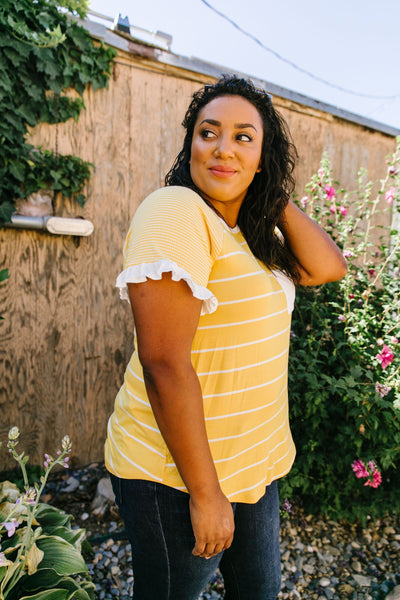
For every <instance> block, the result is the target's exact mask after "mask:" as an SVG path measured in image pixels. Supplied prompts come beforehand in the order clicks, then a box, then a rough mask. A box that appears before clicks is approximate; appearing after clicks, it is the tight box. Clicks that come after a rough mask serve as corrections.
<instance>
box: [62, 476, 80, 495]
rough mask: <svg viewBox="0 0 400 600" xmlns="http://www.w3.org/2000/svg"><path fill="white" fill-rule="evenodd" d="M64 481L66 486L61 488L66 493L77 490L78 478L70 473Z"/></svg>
mask: <svg viewBox="0 0 400 600" xmlns="http://www.w3.org/2000/svg"><path fill="white" fill-rule="evenodd" d="M66 483H67V487H65V488H64V489H63V492H66V493H70V492H75V490H77V489H78V487H79V480H78V479H75V477H72V475H71V477H68V479H67V482H66Z"/></svg>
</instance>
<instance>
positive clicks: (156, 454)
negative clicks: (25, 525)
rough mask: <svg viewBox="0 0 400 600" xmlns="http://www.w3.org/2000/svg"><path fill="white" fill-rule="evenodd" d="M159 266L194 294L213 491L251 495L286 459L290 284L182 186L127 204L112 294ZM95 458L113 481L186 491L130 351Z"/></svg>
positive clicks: (281, 471)
mask: <svg viewBox="0 0 400 600" xmlns="http://www.w3.org/2000/svg"><path fill="white" fill-rule="evenodd" d="M164 272H171V273H172V279H173V280H176V281H179V280H181V279H183V280H185V281H186V282H187V284H188V285H189V287H190V289H191V290H192V293H193V294H194V296H195V297H197V298H200V299H202V300H203V306H202V314H201V316H200V320H199V325H198V328H197V332H196V334H195V337H194V339H193V344H192V363H193V365H194V368H195V370H196V373H197V375H198V377H199V380H200V384H201V389H202V392H203V403H204V415H205V422H206V428H207V434H208V439H209V444H210V448H211V453H212V456H213V459H214V462H215V465H216V469H217V473H218V477H219V481H220V485H221V488H222V490H223V492H224V494H225V495H226V496H227V497H228V498H229V500H230V501H232V502H249V503H252V502H257V500H259V498H261V496H262V495H263V494H264V492H265V487H266V485H268V484H269V483H271V482H272V481H273V480H275V479H278V478H279V477H282V476H283V475H285V474H286V473H287V472H288V471H289V470H290V468H291V465H292V463H293V460H294V456H295V447H294V444H293V440H292V436H291V432H290V428H289V420H288V397H287V366H288V350H289V339H290V318H291V307H290V306H289V305H290V304H291V303H292V298H291V293H292V287H293V286H292V284H291V283H289V284H288V279H287V278H285V277H284V276H282V274H276V273H275V272H271V271H270V270H269V269H267V268H266V267H265V266H264V265H263V264H262V263H261V262H260V261H259V260H257V259H256V258H255V257H254V255H253V254H252V253H251V251H250V249H249V247H248V245H247V243H246V241H245V239H244V238H243V235H242V234H241V232H240V230H239V229H238V228H237V227H236V228H235V229H233V230H232V229H230V228H228V226H227V225H226V224H225V223H224V222H223V221H222V220H221V219H220V218H219V217H218V216H217V215H216V214H215V213H214V211H213V210H212V209H211V208H210V207H208V206H207V205H206V204H205V202H204V201H203V200H202V198H201V197H200V196H199V195H198V194H196V193H195V192H193V191H192V190H189V189H187V188H183V187H173V186H171V187H166V188H162V189H160V190H157V191H156V192H153V193H152V194H151V195H150V196H148V197H147V198H146V200H144V202H143V203H142V204H141V205H140V206H139V208H138V210H137V211H136V214H135V216H134V218H133V220H132V223H131V227H130V229H129V233H128V235H127V238H126V242H125V247H124V270H123V272H122V273H121V274H120V275H119V277H118V279H117V286H118V287H119V288H120V290H121V296H122V297H127V294H126V284H127V283H128V282H141V281H145V280H146V279H147V278H152V279H160V278H161V276H162V273H164ZM293 289H294V288H293ZM105 461H106V466H107V468H108V469H109V471H111V472H112V473H114V474H115V475H117V476H119V477H121V478H124V479H146V480H151V481H158V482H161V483H163V484H165V485H168V486H171V487H173V488H176V489H179V490H183V491H187V490H186V488H185V485H184V483H183V481H182V479H181V477H180V475H179V472H178V470H177V468H176V466H175V464H174V461H173V458H172V457H171V455H170V453H169V451H168V448H167V446H166V444H165V442H164V439H163V437H162V435H161V433H160V431H159V429H158V427H157V423H156V421H155V418H154V415H153V412H152V409H151V406H150V403H149V400H148V397H147V394H146V389H145V384H144V380H143V371H142V367H141V364H140V362H139V359H138V355H137V352H136V351H135V352H134V353H133V355H132V357H131V359H130V362H129V364H128V367H127V369H126V372H125V377H124V382H123V385H122V387H121V389H120V391H119V392H118V394H117V397H116V400H115V408H114V412H113V414H112V415H111V417H110V419H109V423H108V435H107V440H106V446H105Z"/></svg>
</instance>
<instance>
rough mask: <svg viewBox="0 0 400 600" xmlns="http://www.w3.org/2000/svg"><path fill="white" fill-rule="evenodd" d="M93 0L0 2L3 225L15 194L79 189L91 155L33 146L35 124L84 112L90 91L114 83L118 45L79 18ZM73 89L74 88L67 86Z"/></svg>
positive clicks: (12, 208)
mask: <svg viewBox="0 0 400 600" xmlns="http://www.w3.org/2000/svg"><path fill="white" fill-rule="evenodd" d="M87 5H88V0H35V2H32V0H2V1H1V2H0V69H1V77H0V112H1V116H2V118H1V120H0V227H1V226H2V224H4V223H6V222H8V221H10V220H11V216H12V214H13V212H14V211H15V200H16V199H18V198H27V197H28V196H29V195H30V194H32V193H34V192H37V191H39V190H40V189H42V188H50V189H52V190H54V191H55V192H56V193H60V194H62V195H64V196H66V197H71V196H72V197H74V198H75V199H76V200H77V202H78V203H79V204H80V205H81V206H82V205H83V203H84V201H85V196H84V194H82V189H83V187H84V185H85V183H86V181H87V180H88V179H89V177H90V168H91V167H92V166H93V165H91V163H89V162H87V161H84V160H82V159H81V158H79V157H75V156H71V155H62V154H59V153H58V150H57V149H56V152H55V153H53V152H51V151H50V150H42V149H41V148H34V147H33V146H32V145H31V144H29V143H27V141H26V140H27V134H28V131H29V128H32V127H35V125H37V124H38V123H51V124H55V123H63V122H65V121H67V120H68V119H70V118H74V119H75V120H78V117H79V114H80V112H81V110H82V109H83V108H84V107H85V105H84V101H83V98H82V96H83V92H84V91H85V89H86V87H87V86H92V87H93V89H94V90H97V89H99V88H104V87H106V86H107V84H108V79H109V76H110V74H111V68H112V64H113V59H114V56H115V55H116V51H115V50H114V49H113V48H106V47H104V45H103V44H99V43H97V42H95V41H94V40H93V39H92V38H91V37H90V34H89V32H88V31H86V29H84V28H83V27H81V26H80V25H79V24H78V22H77V17H81V18H84V16H85V14H86V9H87ZM67 90H68V93H67Z"/></svg>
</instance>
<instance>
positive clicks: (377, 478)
mask: <svg viewBox="0 0 400 600" xmlns="http://www.w3.org/2000/svg"><path fill="white" fill-rule="evenodd" d="M381 483H382V475H381V474H380V471H378V469H377V468H376V467H375V471H374V472H373V473H372V481H371V479H367V481H366V482H365V483H364V485H366V486H371V487H373V488H377V487H379V486H380V485H381Z"/></svg>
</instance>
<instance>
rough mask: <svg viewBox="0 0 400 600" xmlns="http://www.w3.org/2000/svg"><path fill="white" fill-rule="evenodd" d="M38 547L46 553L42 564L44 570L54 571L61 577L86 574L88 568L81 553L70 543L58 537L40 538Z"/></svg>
mask: <svg viewBox="0 0 400 600" xmlns="http://www.w3.org/2000/svg"><path fill="white" fill-rule="evenodd" d="M36 543H37V546H38V548H40V550H42V551H43V552H44V557H43V559H42V562H41V563H40V566H41V568H43V569H54V571H56V573H58V574H59V575H73V574H75V573H86V572H87V567H86V564H85V561H84V560H83V558H82V555H81V554H80V552H79V551H78V550H77V549H76V548H74V546H71V544H69V543H68V542H66V541H65V540H63V539H62V538H60V537H56V536H46V537H45V536H40V537H39V538H38V540H37V542H36Z"/></svg>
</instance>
